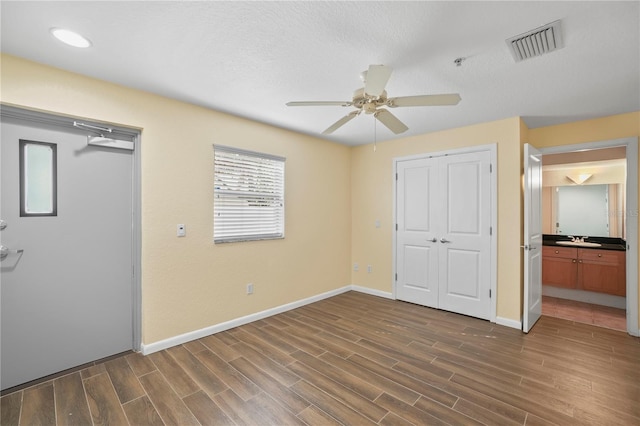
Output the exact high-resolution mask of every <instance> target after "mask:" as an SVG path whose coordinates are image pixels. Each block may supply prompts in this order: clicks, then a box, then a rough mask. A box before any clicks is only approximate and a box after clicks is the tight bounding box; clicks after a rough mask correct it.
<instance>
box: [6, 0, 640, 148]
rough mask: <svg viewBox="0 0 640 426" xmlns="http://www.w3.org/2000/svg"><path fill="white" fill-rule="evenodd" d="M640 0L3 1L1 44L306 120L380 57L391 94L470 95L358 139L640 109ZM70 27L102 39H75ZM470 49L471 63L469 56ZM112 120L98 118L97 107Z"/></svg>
mask: <svg viewBox="0 0 640 426" xmlns="http://www.w3.org/2000/svg"><path fill="white" fill-rule="evenodd" d="M639 6H640V2H638V1H625V2H612V1H605V2H592V1H586V2H577V1H570V2H538V1H535V2H521V1H519V2H503V1H499V2H459V1H447V2H400V1H387V2H373V1H366V2H236V1H234V2H210V1H197V2H189V1H169V2H150V1H127V2H108V1H107V2H82V1H81V2H77V1H76V2H25V1H19V2H14V1H6V0H3V1H2V2H0V12H1V25H2V29H1V37H2V38H1V42H2V44H1V47H2V52H4V53H8V54H11V55H16V56H19V57H23V58H26V59H30V60H33V61H36V62H40V63H44V64H47V65H51V66H54V67H58V68H62V69H66V70H70V71H73V72H77V73H80V74H85V75H88V76H92V77H95V78H98V79H102V80H107V81H111V82H115V83H118V84H122V85H125V86H129V87H133V88H137V89H142V90H145V91H149V92H153V93H157V94H160V95H164V96H167V97H170V98H175V99H179V100H182V101H186V102H190V103H193V104H197V105H201V106H205V107H208V108H212V109H215V110H220V111H225V112H229V113H232V114H235V115H240V116H243V117H248V118H250V119H253V120H257V121H260V122H265V123H270V124H273V125H275V126H279V127H283V128H287V129H291V130H294V131H298V132H302V133H307V134H311V135H314V136H319V137H324V136H323V135H321V132H322V131H323V130H324V129H326V128H327V127H328V126H329V125H330V124H332V123H334V122H335V121H336V120H338V119H339V118H341V117H342V116H344V115H346V114H347V113H349V112H350V111H351V110H352V108H344V107H339V106H333V107H287V106H285V103H286V102H288V101H293V100H296V101H299V100H338V101H340V100H351V96H352V94H353V91H354V90H355V89H357V88H359V87H361V86H362V84H361V81H360V77H359V75H360V72H361V71H363V70H366V69H367V67H368V66H369V64H385V65H388V66H390V67H392V68H393V69H394V72H393V74H392V76H391V79H390V80H389V83H388V84H387V92H388V93H389V96H390V97H395V96H409V95H418V94H438V93H451V92H458V93H460V95H461V97H462V101H461V102H460V103H459V104H458V105H457V106H445V107H415V108H397V109H394V110H393V113H394V114H395V115H396V116H397V117H398V118H399V119H401V120H402V121H403V122H404V123H405V124H407V126H409V131H407V132H406V133H404V134H402V135H394V134H393V133H391V132H390V131H389V130H388V129H386V128H385V127H384V126H382V125H381V124H378V125H377V129H374V121H375V120H374V118H373V117H372V116H370V115H364V114H362V115H360V116H358V117H356V118H355V119H354V120H352V121H351V122H349V123H347V124H346V125H345V126H344V127H342V128H340V129H338V130H337V131H336V132H335V133H334V134H333V135H331V136H330V137H328V139H331V140H334V141H337V142H340V143H344V144H348V145H359V144H364V143H371V142H373V138H374V131H375V132H376V137H377V140H378V141H382V140H388V139H393V138H398V137H404V136H408V135H416V134H421V133H427V132H434V131H438V130H442V129H449V128H454V127H460V126H464V125H470V124H475V123H480V122H486V121H492V120H497V119H502V118H508V117H514V116H522V117H523V118H524V120H525V122H526V123H527V125H528V126H529V127H530V128H535V127H541V126H547V125H552V124H558V123H563V122H568V121H575V120H580V119H586V118H593V117H600V116H606V115H612V114H619V113H625V112H631V111H638V110H640V7H639ZM557 19H561V20H562V26H563V38H564V44H565V47H564V48H563V49H561V50H558V51H556V52H552V53H550V54H548V55H545V56H541V57H538V58H533V59H530V60H527V61H524V62H520V63H515V62H514V60H513V59H512V57H511V54H510V53H509V51H508V48H507V45H506V43H505V40H506V39H507V38H509V37H511V36H515V35H517V34H520V33H523V32H526V31H528V30H531V29H534V28H536V27H538V26H541V25H544V24H547V23H550V22H552V21H555V20H557ZM51 27H63V28H68V29H71V30H74V31H77V32H79V33H81V34H83V35H84V36H85V37H87V38H89V39H90V40H91V41H92V43H93V46H92V47H91V48H90V49H85V50H80V49H75V48H71V47H68V46H65V45H62V44H61V43H59V42H58V41H56V40H55V39H53V37H52V36H51V35H50V33H49V29H50V28H51ZM458 57H465V58H466V60H464V61H463V63H462V66H460V67H456V66H455V64H454V62H453V61H454V59H456V58H458ZM96 118H97V119H99V117H96Z"/></svg>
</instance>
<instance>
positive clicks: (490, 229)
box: [489, 226, 493, 235]
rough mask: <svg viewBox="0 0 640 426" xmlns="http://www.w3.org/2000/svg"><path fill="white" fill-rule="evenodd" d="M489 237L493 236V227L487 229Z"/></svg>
mask: <svg viewBox="0 0 640 426" xmlns="http://www.w3.org/2000/svg"><path fill="white" fill-rule="evenodd" d="M489 235H493V226H490V227H489Z"/></svg>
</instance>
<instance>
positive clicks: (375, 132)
mask: <svg viewBox="0 0 640 426" xmlns="http://www.w3.org/2000/svg"><path fill="white" fill-rule="evenodd" d="M377 149H378V126H377V125H376V119H375V118H374V119H373V152H376V150H377Z"/></svg>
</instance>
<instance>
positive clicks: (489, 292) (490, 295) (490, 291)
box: [489, 289, 491, 299]
mask: <svg viewBox="0 0 640 426" xmlns="http://www.w3.org/2000/svg"><path fill="white" fill-rule="evenodd" d="M489 299H491V289H489Z"/></svg>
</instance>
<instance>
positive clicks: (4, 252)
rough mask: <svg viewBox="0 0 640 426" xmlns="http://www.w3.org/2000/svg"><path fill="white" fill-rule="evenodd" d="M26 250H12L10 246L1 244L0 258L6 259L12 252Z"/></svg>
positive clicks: (18, 252)
mask: <svg viewBox="0 0 640 426" xmlns="http://www.w3.org/2000/svg"><path fill="white" fill-rule="evenodd" d="M23 251H24V250H22V249H19V250H12V249H10V248H8V247H5V246H0V260H2V259H4V258H5V257H7V256H9V255H10V254H21V253H22V252H23Z"/></svg>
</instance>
